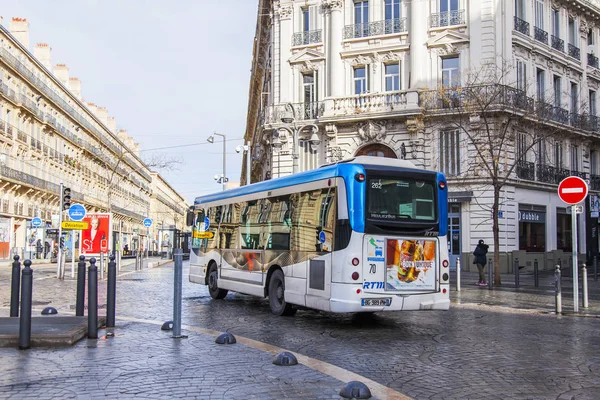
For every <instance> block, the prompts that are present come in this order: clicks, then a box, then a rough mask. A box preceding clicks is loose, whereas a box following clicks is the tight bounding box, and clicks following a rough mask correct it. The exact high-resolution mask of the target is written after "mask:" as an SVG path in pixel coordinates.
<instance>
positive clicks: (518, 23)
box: [515, 17, 529, 36]
mask: <svg viewBox="0 0 600 400" xmlns="http://www.w3.org/2000/svg"><path fill="white" fill-rule="evenodd" d="M515 31H517V32H520V33H522V34H524V35H527V36H529V22H527V21H525V20H522V19H521V18H519V17H515Z"/></svg>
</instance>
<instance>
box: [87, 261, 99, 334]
mask: <svg viewBox="0 0 600 400" xmlns="http://www.w3.org/2000/svg"><path fill="white" fill-rule="evenodd" d="M88 338H90V339H98V267H96V259H95V258H94V257H92V258H91V259H90V267H89V269H88Z"/></svg>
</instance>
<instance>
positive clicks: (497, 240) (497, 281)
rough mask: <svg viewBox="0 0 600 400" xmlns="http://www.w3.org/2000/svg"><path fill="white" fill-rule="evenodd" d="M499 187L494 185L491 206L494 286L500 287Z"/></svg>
mask: <svg viewBox="0 0 600 400" xmlns="http://www.w3.org/2000/svg"><path fill="white" fill-rule="evenodd" d="M500 188H501V187H500V186H499V185H494V204H493V206H492V221H493V223H492V230H493V232H494V285H500V284H501V283H502V282H501V281H500V225H499V223H498V211H499V208H500V207H499V206H500Z"/></svg>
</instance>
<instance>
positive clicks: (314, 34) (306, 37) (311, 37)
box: [292, 29, 323, 46]
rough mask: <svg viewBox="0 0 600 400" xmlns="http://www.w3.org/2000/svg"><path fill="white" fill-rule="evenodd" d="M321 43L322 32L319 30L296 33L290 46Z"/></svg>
mask: <svg viewBox="0 0 600 400" xmlns="http://www.w3.org/2000/svg"><path fill="white" fill-rule="evenodd" d="M321 42H323V31H322V30H321V29H315V30H312V31H304V32H297V33H294V35H293V36H292V46H306V45H309V44H314V43H321Z"/></svg>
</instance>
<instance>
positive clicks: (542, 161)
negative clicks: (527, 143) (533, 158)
mask: <svg viewBox="0 0 600 400" xmlns="http://www.w3.org/2000/svg"><path fill="white" fill-rule="evenodd" d="M537 163H538V165H546V141H545V140H544V139H540V141H539V142H538V143H537Z"/></svg>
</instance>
